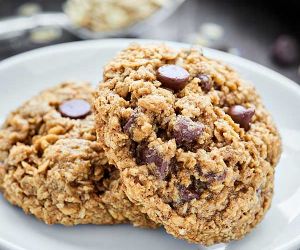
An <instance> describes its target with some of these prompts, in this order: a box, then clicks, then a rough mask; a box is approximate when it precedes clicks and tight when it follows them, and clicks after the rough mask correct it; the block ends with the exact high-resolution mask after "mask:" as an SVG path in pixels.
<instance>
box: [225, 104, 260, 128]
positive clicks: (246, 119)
mask: <svg viewBox="0 0 300 250" xmlns="http://www.w3.org/2000/svg"><path fill="white" fill-rule="evenodd" d="M254 113H255V110H254V108H248V109H246V108H245V107H244V106H241V105H234V106H231V107H230V108H229V110H228V115H230V116H231V118H232V120H233V121H234V122H236V123H238V124H240V126H241V127H242V128H244V129H245V130H249V129H250V121H251V118H252V116H253V115H254Z"/></svg>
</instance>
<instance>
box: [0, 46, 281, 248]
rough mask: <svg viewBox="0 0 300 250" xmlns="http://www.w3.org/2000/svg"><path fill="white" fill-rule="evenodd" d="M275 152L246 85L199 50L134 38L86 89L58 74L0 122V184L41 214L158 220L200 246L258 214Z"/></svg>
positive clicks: (239, 233)
mask: <svg viewBox="0 0 300 250" xmlns="http://www.w3.org/2000/svg"><path fill="white" fill-rule="evenodd" d="M280 153H281V142H280V136H279V133H278V131H277V129H276V127H275V125H274V123H273V121H272V119H271V117H270V114H269V113H268V111H267V110H266V109H265V107H264V105H263V104H262V101H261V99H260V97H259V95H258V94H257V92H256V90H255V89H254V87H253V86H252V85H249V83H247V82H245V81H243V80H242V79H240V77H239V75H238V74H237V73H236V72H235V71H234V70H232V69H231V68H230V67H228V66H226V65H224V64H222V63H221V62H218V61H216V60H212V59H208V58H207V57H205V56H204V55H203V54H202V52H201V51H199V50H197V49H183V50H180V51H176V50H173V49H172V48H170V47H168V46H166V45H137V44H133V45H131V46H129V47H128V48H127V49H125V50H123V51H122V52H120V53H119V54H118V55H117V56H116V57H115V58H114V59H113V60H111V61H110V62H108V64H107V65H106V66H105V68H104V74H103V81H102V82H101V83H100V85H99V87H98V89H97V90H96V91H95V90H94V89H93V88H91V87H90V86H89V85H88V84H86V83H72V82H65V83H62V84H60V85H58V86H56V87H54V88H52V89H48V90H45V91H43V92H42V93H40V94H39V95H37V96H36V97H33V98H32V99H30V100H29V101H27V102H26V103H25V104H23V105H22V106H21V107H20V108H18V109H17V110H15V111H13V112H12V113H11V114H10V115H9V116H8V117H7V119H6V121H5V123H4V125H3V126H2V129H1V130H0V190H1V191H2V192H3V194H4V197H5V198H6V199H7V200H8V201H9V202H11V203H12V204H14V205H17V206H19V207H21V208H22V209H23V210H24V211H25V212H26V213H28V214H33V215H34V216H36V217H37V218H39V219H41V220H42V221H44V222H45V223H47V224H57V223H58V224H64V225H69V226H70V225H76V224H117V223H132V224H133V225H134V226H138V227H146V228H155V227H159V226H163V227H164V228H165V229H166V231H167V232H168V233H170V234H171V235H173V236H174V237H177V238H180V239H184V240H187V241H189V242H193V243H200V244H203V245H212V244H215V243H220V242H228V241H230V240H237V239H240V238H242V237H243V236H245V234H247V233H248V232H250V231H251V229H253V228H254V227H255V226H256V225H257V224H258V223H259V222H260V221H261V220H262V219H263V217H264V215H265V213H266V212H267V210H268V209H269V207H270V204H271V200H272V195H273V181H274V169H275V166H276V164H277V162H278V160H279V157H280Z"/></svg>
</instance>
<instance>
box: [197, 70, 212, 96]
mask: <svg viewBox="0 0 300 250" xmlns="http://www.w3.org/2000/svg"><path fill="white" fill-rule="evenodd" d="M197 77H198V78H199V79H200V83H199V84H200V86H201V89H202V90H203V91H204V92H208V91H210V89H211V87H212V85H213V83H212V79H211V78H210V76H209V75H206V74H199V75H198V76H197Z"/></svg>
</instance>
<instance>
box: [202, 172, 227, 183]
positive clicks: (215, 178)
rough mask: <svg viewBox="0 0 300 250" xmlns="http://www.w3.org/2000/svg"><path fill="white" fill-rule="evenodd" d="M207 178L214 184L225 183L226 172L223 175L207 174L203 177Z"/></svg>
mask: <svg viewBox="0 0 300 250" xmlns="http://www.w3.org/2000/svg"><path fill="white" fill-rule="evenodd" d="M203 176H204V177H205V178H207V179H208V182H214V181H223V180H224V179H225V178H226V172H225V171H224V172H222V173H212V172H211V173H207V174H204V175H203Z"/></svg>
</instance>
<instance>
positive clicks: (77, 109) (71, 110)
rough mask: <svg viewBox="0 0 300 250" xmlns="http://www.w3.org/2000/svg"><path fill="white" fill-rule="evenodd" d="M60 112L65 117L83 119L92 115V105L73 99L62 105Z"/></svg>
mask: <svg viewBox="0 0 300 250" xmlns="http://www.w3.org/2000/svg"><path fill="white" fill-rule="evenodd" d="M59 112H60V113H61V115H62V116H64V117H69V118H72V119H83V118H85V117H86V116H87V115H89V114H90V113H91V105H90V104H89V103H88V102H87V101H85V100H83V99H72V100H68V101H65V102H64V103H62V104H61V105H60V106H59Z"/></svg>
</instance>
